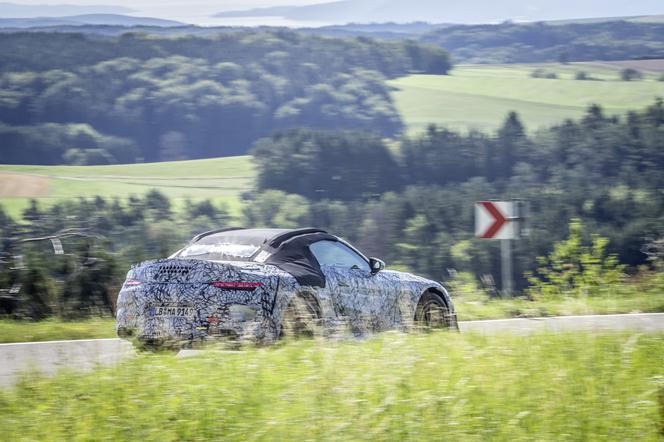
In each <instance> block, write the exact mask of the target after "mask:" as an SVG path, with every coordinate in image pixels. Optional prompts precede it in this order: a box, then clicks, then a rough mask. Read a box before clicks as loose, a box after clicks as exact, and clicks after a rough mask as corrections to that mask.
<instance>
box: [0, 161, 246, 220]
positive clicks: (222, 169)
mask: <svg viewBox="0 0 664 442" xmlns="http://www.w3.org/2000/svg"><path fill="white" fill-rule="evenodd" d="M3 172H12V173H14V172H17V173H20V174H22V175H25V177H23V178H22V179H24V180H27V181H26V184H28V185H29V184H30V179H33V180H35V181H37V180H43V179H44V178H46V180H47V190H46V193H45V194H43V192H38V193H36V194H35V197H36V198H37V199H38V200H39V201H40V202H42V203H44V204H49V203H51V202H56V201H59V200H63V199H67V198H78V197H91V196H95V195H100V196H103V197H108V198H113V197H119V198H121V199H126V198H127V197H129V196H130V195H132V194H134V195H141V194H144V193H145V192H147V191H148V190H150V189H158V190H160V191H161V192H163V193H164V194H165V195H167V196H168V197H170V198H172V199H173V201H174V203H175V204H176V206H177V205H178V204H181V203H182V201H184V199H185V198H190V199H192V200H200V199H204V198H209V199H211V200H213V201H215V202H224V203H226V204H227V205H228V207H229V209H230V210H231V212H232V213H235V212H237V211H238V210H239V206H240V199H239V196H240V194H241V193H242V192H245V191H248V190H251V189H252V188H253V182H254V176H255V170H254V165H253V163H252V161H251V157H249V156H243V157H227V158H212V159H206V160H193V161H178V162H165V163H144V164H128V165H113V166H14V165H0V180H1V179H3ZM4 179H6V180H10V179H15V176H12V177H8V176H6V175H5V177H4ZM29 200H30V198H29V197H4V198H0V205H2V206H3V207H4V208H5V210H7V211H8V212H9V213H10V214H12V215H18V214H20V212H21V210H23V209H24V208H25V207H27V205H28V203H29Z"/></svg>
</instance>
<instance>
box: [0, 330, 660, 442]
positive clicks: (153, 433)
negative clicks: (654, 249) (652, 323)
mask: <svg viewBox="0 0 664 442" xmlns="http://www.w3.org/2000/svg"><path fill="white" fill-rule="evenodd" d="M663 338H664V336H663V335H661V334H652V335H649V334H623V333H619V334H609V335H592V334H562V335H552V334H538V335H531V336H527V337H515V336H511V335H498V336H493V337H481V336H477V335H473V334H468V335H459V334H456V333H449V334H448V333H434V334H428V335H409V336H404V335H401V334H386V335H382V336H380V337H377V338H373V339H369V340H365V341H341V342H330V341H304V342H296V343H290V344H287V345H281V346H277V347H272V348H267V349H266V348H262V349H255V348H247V349H244V350H242V351H239V352H219V351H207V352H204V353H203V354H202V355H199V356H195V357H190V358H179V359H178V358H176V357H175V356H173V355H169V354H158V355H154V354H139V355H138V357H136V358H134V359H133V360H130V361H128V362H125V363H122V364H120V365H119V366H116V367H112V368H107V369H99V370H97V371H95V372H93V373H90V374H76V373H68V374H67V373H65V374H61V375H58V376H56V377H55V378H53V379H39V378H34V377H30V376H28V377H27V378H26V379H25V380H24V381H23V382H22V383H20V384H19V385H17V386H16V387H14V388H12V389H11V390H0V427H1V428H2V431H3V433H2V434H3V436H2V439H4V440H13V441H22V440H40V441H60V440H145V441H148V440H159V441H176V440H238V441H248V440H282V441H284V440H285V441H289V440H321V441H329V440H335V441H346V440H348V441H351V440H372V441H374V440H385V441H392V440H411V441H419V440H421V441H432V440H463V441H485V440H493V441H514V440H541V441H567V440H569V441H572V440H619V441H657V440H661V436H662V435H661V431H662V428H661V427H662V425H663V424H664V422H662V415H661V414H660V413H661V407H662V406H664V404H662V400H663V399H662V395H663V394H664V393H663V389H664V383H663V379H664V363H663V360H662V356H663V355H664V339H663Z"/></svg>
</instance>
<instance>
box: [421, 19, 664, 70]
mask: <svg viewBox="0 0 664 442" xmlns="http://www.w3.org/2000/svg"><path fill="white" fill-rule="evenodd" d="M419 41H421V42H424V43H431V44H435V45H438V46H440V47H443V48H445V49H446V50H448V51H450V53H451V54H452V56H453V57H454V60H455V61H457V62H462V63H535V62H568V61H595V60H604V61H611V60H634V59H649V58H664V24H662V23H637V22H629V21H607V22H600V23H563V24H559V23H543V22H539V23H511V22H506V23H501V24H497V25H465V26H452V27H447V28H442V29H437V30H434V31H432V32H429V33H426V34H424V35H422V36H421V37H420V38H419Z"/></svg>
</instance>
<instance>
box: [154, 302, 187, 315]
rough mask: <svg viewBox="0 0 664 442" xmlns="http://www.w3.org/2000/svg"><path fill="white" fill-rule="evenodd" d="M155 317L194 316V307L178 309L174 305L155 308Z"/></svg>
mask: <svg viewBox="0 0 664 442" xmlns="http://www.w3.org/2000/svg"><path fill="white" fill-rule="evenodd" d="M153 309H154V316H162V317H163V316H193V315H194V308H193V307H177V306H172V305H165V306H158V307H153Z"/></svg>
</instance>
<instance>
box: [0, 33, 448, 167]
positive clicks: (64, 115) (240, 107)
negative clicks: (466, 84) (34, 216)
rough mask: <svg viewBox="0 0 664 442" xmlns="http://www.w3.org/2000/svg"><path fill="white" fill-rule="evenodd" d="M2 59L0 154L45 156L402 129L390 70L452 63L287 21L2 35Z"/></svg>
mask: <svg viewBox="0 0 664 442" xmlns="http://www.w3.org/2000/svg"><path fill="white" fill-rule="evenodd" d="M0 58H1V59H2V60H3V63H2V64H1V65H0V158H2V162H3V163H35V162H38V163H39V164H63V163H65V164H66V163H75V164H108V163H126V162H134V161H161V160H178V159H190V158H206V157H213V156H228V155H237V154H243V153H246V151H247V149H248V148H249V147H250V146H251V145H252V144H253V143H254V142H255V141H256V140H257V139H258V138H260V137H264V136H267V135H269V134H270V133H272V132H273V131H275V130H279V129H284V128H289V127H300V126H305V127H311V128H318V129H326V128H327V129H330V128H342V129H343V128H346V129H368V128H372V129H375V130H378V131H379V132H380V133H381V134H383V135H385V136H393V135H395V134H397V133H399V132H400V131H401V129H402V127H403V124H402V122H401V118H400V116H399V114H398V112H397V111H396V109H395V107H394V104H393V103H392V100H391V98H390V95H389V91H388V88H387V85H386V84H385V81H384V80H385V79H386V78H393V77H396V76H400V75H405V74H407V73H409V72H424V73H430V74H445V73H447V72H448V71H449V69H450V68H451V63H450V59H449V56H448V55H447V53H446V52H445V51H443V50H442V49H440V48H436V47H433V46H427V45H421V44H417V43H413V42H408V41H402V42H381V41H377V40H372V39H367V38H352V39H331V38H326V37H319V36H313V35H305V34H301V33H297V32H292V31H286V30H279V31H274V32H258V31H244V32H236V33H224V34H216V35H212V36H208V37H195V36H180V37H168V36H164V37H156V36H149V35H144V34H131V33H128V34H123V35H121V36H118V37H112V38H109V37H103V38H100V37H96V36H90V35H83V34H70V33H34V32H33V33H31V32H19V33H3V34H0Z"/></svg>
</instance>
